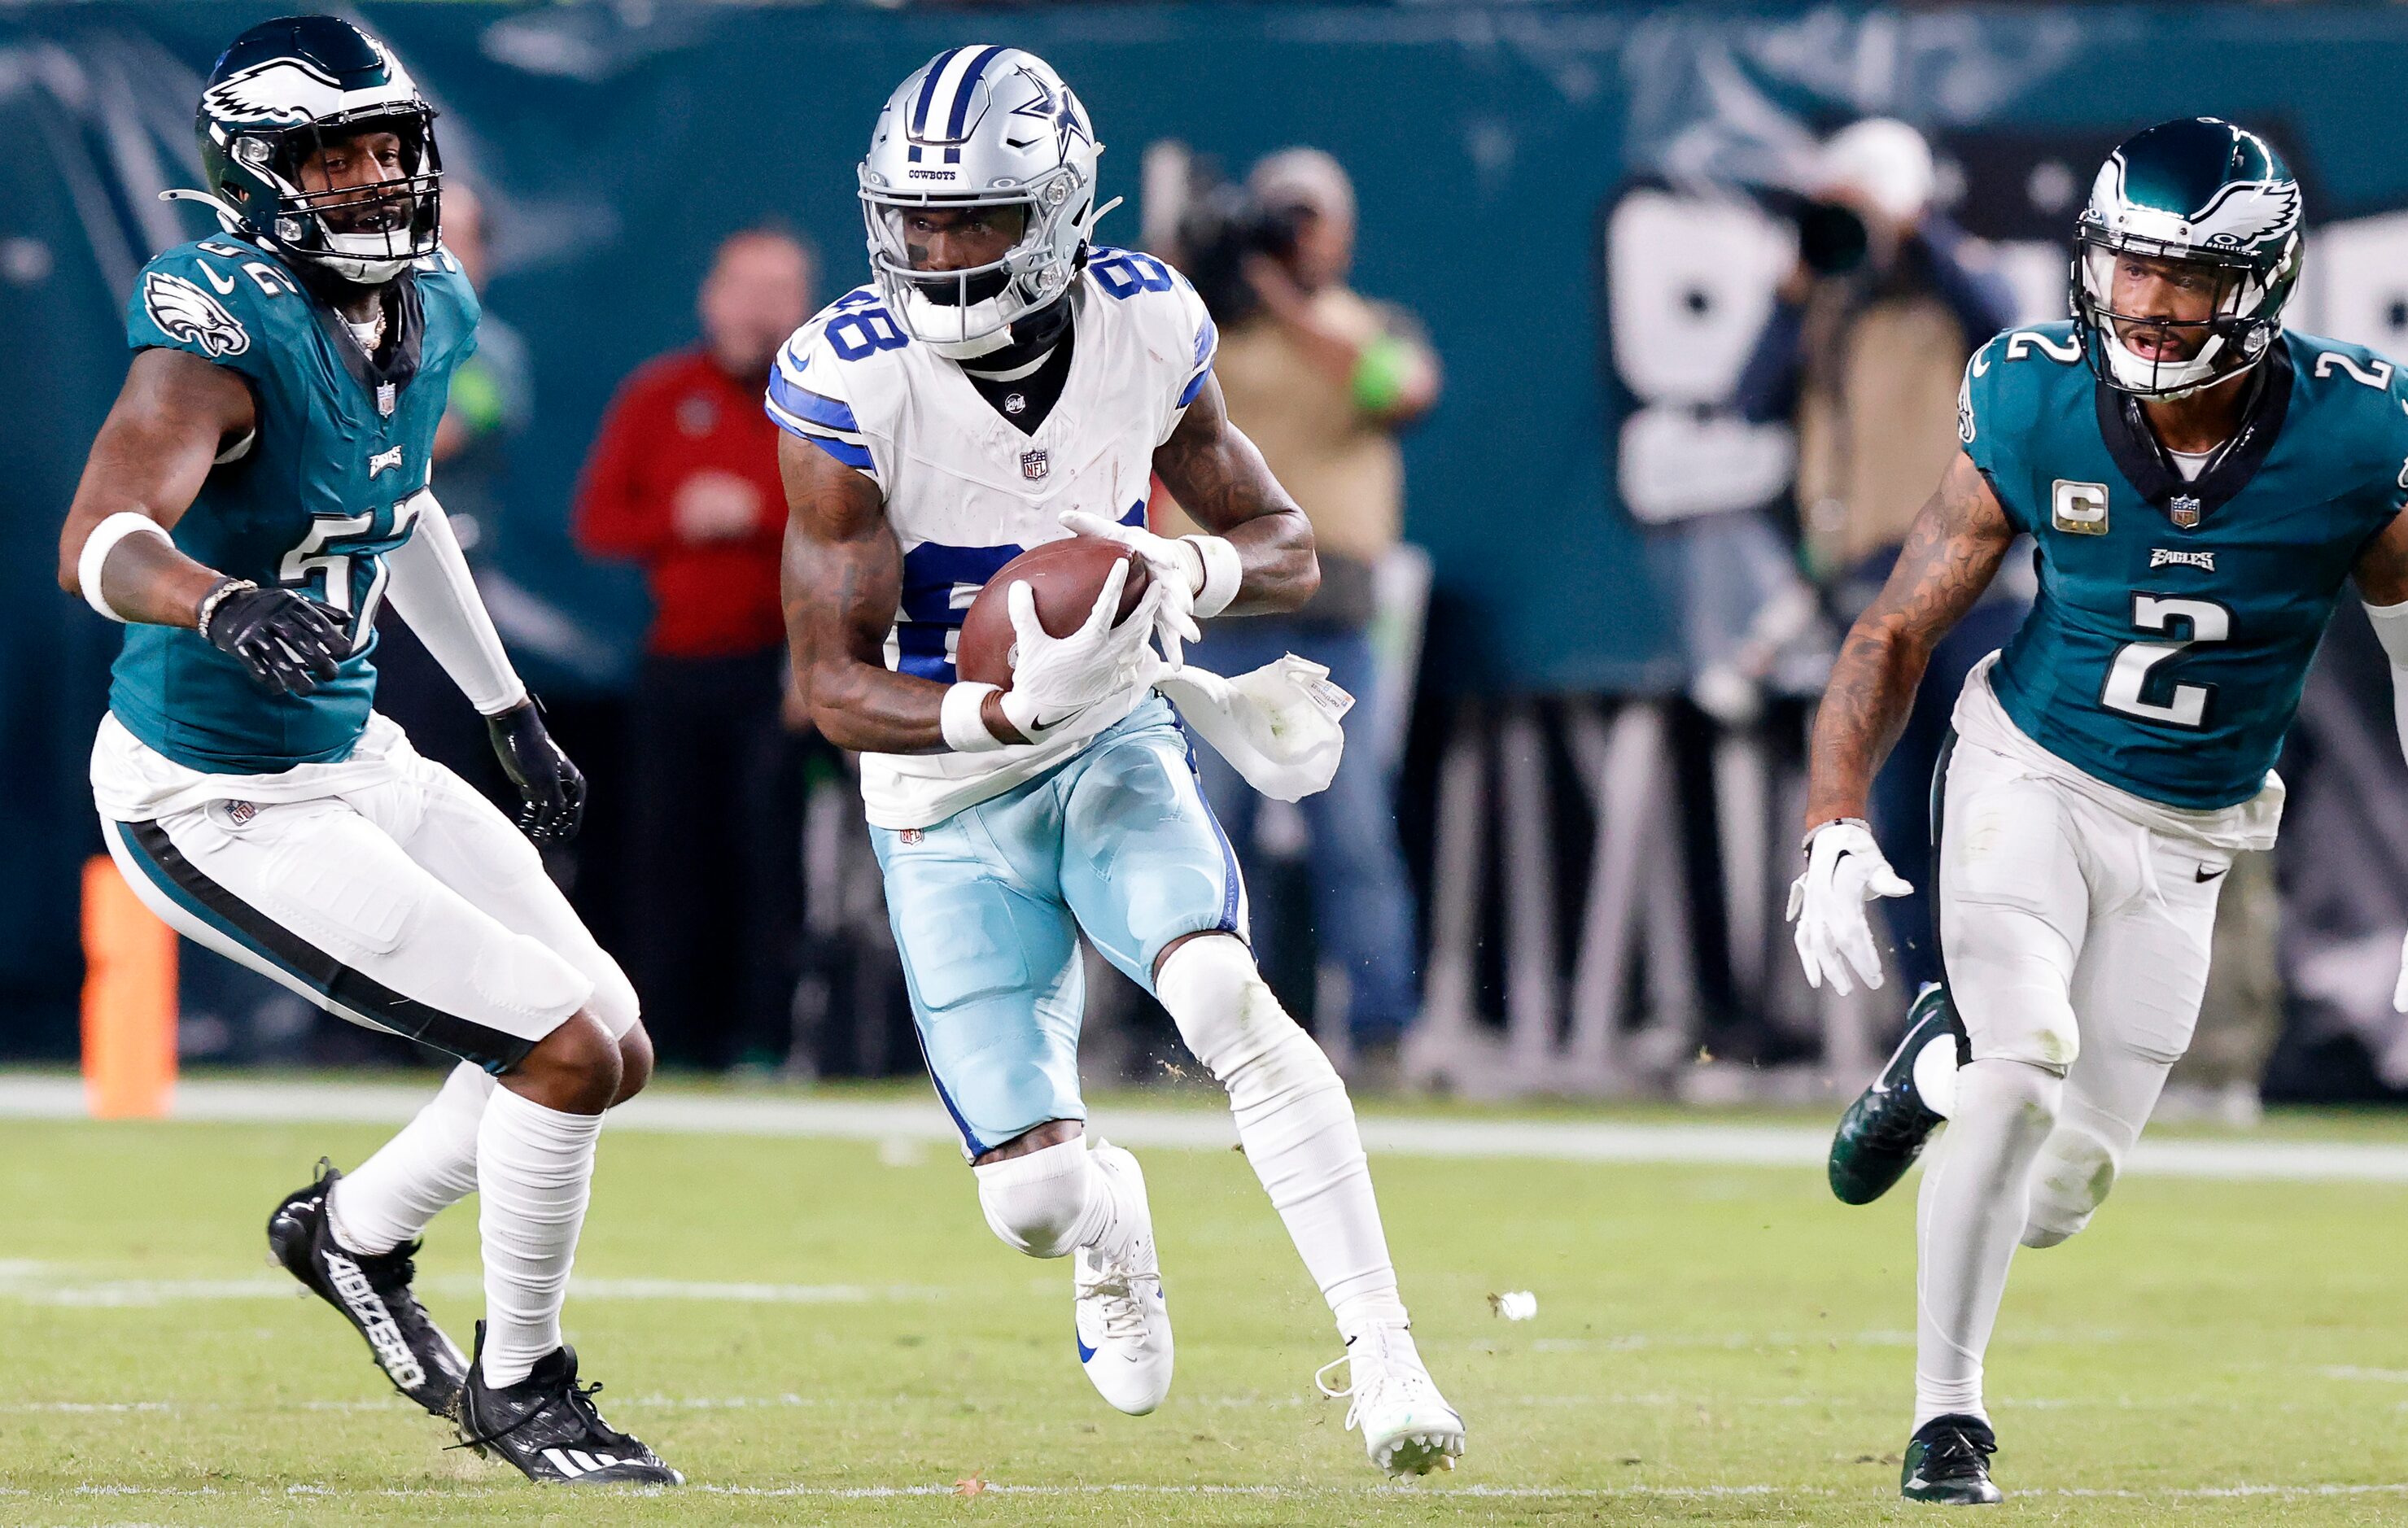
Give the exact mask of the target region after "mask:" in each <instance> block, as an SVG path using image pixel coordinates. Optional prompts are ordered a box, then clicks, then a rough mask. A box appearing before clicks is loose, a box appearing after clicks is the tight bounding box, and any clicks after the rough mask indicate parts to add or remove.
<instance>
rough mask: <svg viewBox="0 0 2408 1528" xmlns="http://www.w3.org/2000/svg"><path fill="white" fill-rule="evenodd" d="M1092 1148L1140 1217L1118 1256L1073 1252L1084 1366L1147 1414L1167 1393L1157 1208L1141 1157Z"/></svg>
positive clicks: (1112, 1396)
mask: <svg viewBox="0 0 2408 1528" xmlns="http://www.w3.org/2000/svg"><path fill="white" fill-rule="evenodd" d="M1091 1155H1092V1156H1093V1158H1094V1161H1095V1166H1096V1171H1097V1172H1099V1173H1109V1174H1111V1176H1112V1178H1113V1179H1114V1181H1115V1182H1116V1183H1117V1184H1118V1185H1119V1187H1120V1190H1121V1193H1122V1196H1123V1203H1125V1204H1131V1205H1134V1206H1135V1207H1136V1209H1137V1221H1138V1223H1137V1224H1136V1225H1134V1226H1129V1227H1126V1228H1125V1231H1124V1236H1125V1240H1124V1242H1123V1245H1124V1247H1125V1249H1126V1250H1125V1252H1124V1253H1123V1254H1122V1255H1121V1256H1119V1257H1116V1258H1108V1257H1104V1256H1102V1255H1100V1254H1098V1253H1097V1251H1096V1250H1095V1249H1093V1248H1090V1247H1081V1248H1077V1249H1075V1250H1072V1252H1071V1253H1070V1260H1071V1262H1070V1270H1071V1272H1070V1287H1071V1291H1072V1292H1073V1293H1074V1294H1075V1295H1076V1296H1077V1304H1076V1306H1075V1307H1074V1308H1073V1313H1072V1322H1073V1325H1074V1326H1075V1327H1076V1328H1077V1333H1078V1340H1079V1365H1080V1367H1082V1368H1083V1369H1085V1370H1086V1371H1087V1378H1089V1379H1090V1380H1092V1381H1094V1383H1095V1386H1096V1390H1097V1392H1098V1393H1100V1394H1101V1395H1102V1396H1103V1398H1104V1399H1105V1400H1107V1401H1110V1402H1111V1404H1112V1405H1113V1406H1114V1407H1117V1408H1118V1409H1120V1410H1123V1411H1125V1412H1127V1413H1128V1414H1129V1415H1130V1416H1132V1417H1142V1416H1144V1415H1145V1414H1146V1413H1147V1412H1149V1411H1151V1410H1153V1409H1154V1407H1158V1406H1160V1405H1161V1404H1162V1398H1163V1397H1164V1396H1166V1395H1168V1394H1169V1393H1170V1366H1171V1347H1170V1307H1169V1306H1168V1305H1167V1304H1166V1303H1165V1302H1164V1300H1163V1298H1162V1264H1161V1263H1160V1262H1159V1261H1158V1260H1157V1259H1156V1258H1155V1256H1154V1213H1153V1211H1152V1210H1150V1209H1149V1208H1148V1207H1146V1200H1145V1174H1144V1173H1143V1172H1141V1171H1140V1170H1139V1168H1138V1164H1137V1158H1135V1157H1133V1156H1131V1155H1129V1154H1128V1153H1127V1152H1126V1151H1124V1150H1121V1149H1120V1148H1119V1147H1117V1146H1113V1145H1111V1143H1109V1142H1106V1141H1101V1140H1099V1141H1097V1142H1096V1144H1095V1146H1094V1148H1093V1149H1092V1151H1091Z"/></svg>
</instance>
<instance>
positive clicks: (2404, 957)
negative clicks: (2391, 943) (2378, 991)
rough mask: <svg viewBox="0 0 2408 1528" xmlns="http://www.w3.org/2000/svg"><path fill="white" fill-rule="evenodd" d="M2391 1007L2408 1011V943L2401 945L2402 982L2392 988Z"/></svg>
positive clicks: (2397, 1011)
mask: <svg viewBox="0 0 2408 1528" xmlns="http://www.w3.org/2000/svg"><path fill="white" fill-rule="evenodd" d="M2391 1009H2392V1011H2393V1012H2394V1013H2408V944H2402V945H2401V947H2400V984H2399V985H2398V986H2396V987H2394V988H2392V989H2391Z"/></svg>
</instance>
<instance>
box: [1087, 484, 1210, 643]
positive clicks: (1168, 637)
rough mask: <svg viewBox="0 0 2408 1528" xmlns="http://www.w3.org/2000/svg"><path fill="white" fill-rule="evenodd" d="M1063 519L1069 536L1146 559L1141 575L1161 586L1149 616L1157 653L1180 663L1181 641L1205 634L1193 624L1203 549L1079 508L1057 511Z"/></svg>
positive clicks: (1200, 578) (1193, 640)
mask: <svg viewBox="0 0 2408 1528" xmlns="http://www.w3.org/2000/svg"><path fill="white" fill-rule="evenodd" d="M1062 524H1063V526H1064V527H1065V528H1066V529H1068V531H1069V532H1070V534H1071V535H1073V536H1101V537H1102V538H1103V539H1104V540H1106V541H1117V542H1119V543H1120V544H1121V545H1122V546H1124V547H1126V548H1127V549H1128V550H1131V551H1133V552H1135V553H1136V554H1137V557H1138V560H1139V561H1140V562H1141V563H1143V564H1145V572H1146V577H1147V578H1151V579H1153V580H1154V589H1160V590H1163V591H1165V593H1164V594H1163V600H1162V606H1161V608H1160V609H1158V610H1157V611H1156V612H1155V614H1154V635H1156V636H1159V637H1160V638H1162V655H1163V657H1164V658H1166V659H1168V660H1169V664H1170V666H1171V667H1172V668H1173V669H1176V668H1178V667H1179V666H1180V665H1181V664H1184V663H1185V662H1186V661H1187V660H1186V654H1185V651H1184V650H1183V649H1182V647H1181V646H1180V644H1181V643H1182V642H1200V641H1202V640H1203V639H1204V629H1203V628H1202V627H1201V626H1198V625H1197V624H1196V595H1197V592H1198V591H1200V590H1202V589H1203V587H1204V554H1203V552H1201V551H1200V550H1197V548H1196V546H1195V545H1194V544H1193V543H1191V542H1187V541H1181V540H1174V539H1173V538H1171V537H1169V536H1156V535H1154V533H1153V532H1152V531H1149V530H1147V529H1146V528H1145V527H1144V526H1142V525H1123V524H1120V523H1118V522H1117V521H1109V520H1106V519H1105V518H1104V517H1103V516H1101V515H1091V514H1089V513H1087V512H1086V511H1085V510H1083V509H1065V510H1064V511H1062ZM1147 593H1149V594H1151V593H1153V590H1148V591H1147Z"/></svg>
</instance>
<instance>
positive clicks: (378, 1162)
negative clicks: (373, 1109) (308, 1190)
mask: <svg viewBox="0 0 2408 1528" xmlns="http://www.w3.org/2000/svg"><path fill="white" fill-rule="evenodd" d="M494 1087H495V1083H494V1076H493V1074H492V1073H491V1072H488V1071H486V1070H485V1069H484V1068H483V1067H481V1066H479V1065H477V1064H475V1063H473V1062H465V1061H464V1062H462V1063H461V1064H459V1065H458V1066H456V1067H453V1068H452V1075H451V1076H450V1077H448V1078H444V1079H443V1089H442V1091H441V1092H437V1094H436V1095H435V1096H434V1098H432V1099H431V1100H429V1101H428V1102H427V1105H426V1107H424V1108H423V1109H420V1110H419V1111H418V1115H417V1118H415V1119H413V1120H411V1121H409V1123H408V1124H406V1125H404V1126H402V1127H401V1132H400V1134H398V1135H394V1138H393V1139H391V1140H389V1141H387V1142H385V1143H384V1145H383V1147H381V1148H380V1150H378V1151H377V1154H376V1155H374V1156H372V1157H370V1158H368V1160H367V1161H366V1162H364V1163H361V1164H360V1165H359V1169H358V1171H356V1172H351V1173H346V1174H344V1175H343V1177H342V1178H339V1179H337V1181H336V1184H335V1190H334V1192H332V1193H331V1194H329V1195H327V1198H326V1215H327V1218H328V1219H329V1220H330V1221H333V1223H334V1232H335V1240H336V1242H337V1243H338V1244H339V1245H341V1246H342V1247H344V1248H345V1249H347V1250H351V1251H353V1252H357V1253H360V1254H361V1255H363V1256H366V1257H374V1256H376V1255H377V1254H379V1253H380V1252H390V1251H392V1250H394V1248H396V1247H399V1246H400V1245H402V1244H403V1243H404V1242H408V1241H414V1240H416V1239H417V1238H418V1237H419V1236H421V1235H423V1234H424V1233H425V1230H426V1222H427V1221H432V1220H433V1219H435V1217H436V1216H437V1214H439V1213H440V1212H441V1211H443V1210H444V1209H446V1208H448V1207H451V1206H452V1205H455V1204H458V1203H459V1202H460V1201H461V1200H463V1199H465V1198H466V1197H467V1196H468V1195H469V1194H471V1193H474V1192H476V1189H477V1125H478V1122H479V1121H480V1120H482V1119H483V1118H484V1114H485V1100H486V1099H488V1098H490V1097H492V1096H493V1092H494Z"/></svg>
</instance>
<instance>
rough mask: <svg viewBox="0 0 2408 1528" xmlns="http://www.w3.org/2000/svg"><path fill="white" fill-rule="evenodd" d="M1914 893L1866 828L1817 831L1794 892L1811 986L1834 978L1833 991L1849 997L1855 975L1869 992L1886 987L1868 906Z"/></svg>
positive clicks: (1792, 908) (1845, 822)
mask: <svg viewBox="0 0 2408 1528" xmlns="http://www.w3.org/2000/svg"><path fill="white" fill-rule="evenodd" d="M1912 891H1914V887H1912V886H1910V885H1908V884H1907V883H1906V882H1905V881H1904V880H1902V879H1900V878H1899V874H1898V872H1897V871H1895V870H1892V869H1891V868H1890V867H1889V861H1887V860H1885V859H1884V858H1883V857H1882V851H1881V846H1880V845H1878V844H1876V843H1874V842H1873V835H1872V832H1871V829H1869V828H1867V827H1866V826H1865V824H1864V823H1862V822H1860V821H1856V819H1854V818H1842V819H1841V820H1840V821H1835V822H1826V823H1824V824H1823V825H1822V826H1821V827H1819V828H1816V829H1815V830H1814V832H1813V836H1811V837H1809V838H1808V839H1807V840H1806V873H1805V874H1804V875H1801V876H1799V878H1797V879H1796V880H1795V881H1792V882H1791V883H1790V886H1789V913H1788V916H1789V918H1790V920H1791V921H1793V922H1795V923H1796V924H1797V925H1798V929H1797V934H1796V938H1797V941H1798V960H1799V964H1802V965H1803V966H1805V967H1806V984H1807V985H1808V986H1810V987H1820V986H1822V985H1823V978H1825V977H1827V976H1828V977H1829V978H1831V988H1832V990H1833V991H1834V992H1838V993H1839V994H1840V995H1841V996H1842V997H1845V996H1846V995H1848V994H1849V993H1850V992H1855V991H1856V987H1855V985H1854V984H1853V983H1851V982H1850V981H1849V980H1848V972H1849V971H1850V970H1851V969H1854V970H1855V972H1856V976H1857V977H1858V978H1860V979H1861V980H1862V981H1863V982H1864V984H1865V985H1866V986H1867V987H1878V986H1880V985H1881V984H1882V968H1881V953H1880V951H1878V950H1875V949H1874V948H1873V931H1872V926H1871V924H1870V923H1868V922H1867V921H1865V904H1866V903H1868V902H1870V901H1871V900H1872V899H1873V898H1874V897H1877V896H1904V895H1906V894H1907V893H1910V892H1912Z"/></svg>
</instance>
